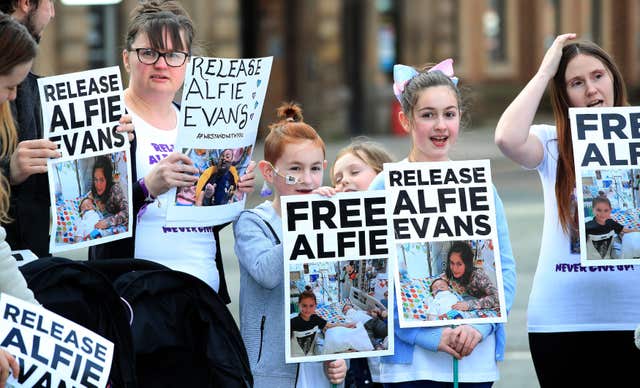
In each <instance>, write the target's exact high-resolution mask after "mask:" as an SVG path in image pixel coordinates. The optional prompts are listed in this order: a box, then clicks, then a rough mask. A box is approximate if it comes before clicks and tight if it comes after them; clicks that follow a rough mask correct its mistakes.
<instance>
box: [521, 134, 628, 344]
mask: <svg viewBox="0 0 640 388" xmlns="http://www.w3.org/2000/svg"><path fill="white" fill-rule="evenodd" d="M531 133H533V134H534V135H535V136H537V137H538V139H540V141H541V142H542V147H543V149H544V158H543V160H542V163H540V165H539V166H538V167H537V170H538V173H539V174H540V179H541V180H542V189H543V192H544V210H545V212H544V227H543V231H542V243H541V247H540V257H539V259H538V266H537V268H536V273H535V276H534V278H533V286H532V289H531V294H530V295H529V307H528V310H527V316H528V327H529V332H533V333H549V332H572V331H606V330H633V329H635V327H636V326H637V325H638V322H640V287H638V286H637V285H638V283H639V282H640V266H629V265H626V266H624V265H617V266H603V267H582V266H581V265H580V255H579V254H572V253H570V241H569V236H568V235H567V234H566V233H564V232H563V231H562V227H561V226H560V222H559V220H558V208H557V202H556V194H555V182H556V168H557V160H558V143H557V141H556V140H555V139H556V137H557V136H556V129H555V127H553V126H550V125H534V126H532V127H531Z"/></svg>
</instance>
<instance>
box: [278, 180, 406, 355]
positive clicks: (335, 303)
mask: <svg viewBox="0 0 640 388" xmlns="http://www.w3.org/2000/svg"><path fill="white" fill-rule="evenodd" d="M280 200H281V201H282V202H281V206H282V251H283V256H284V260H285V266H284V284H285V290H284V306H285V311H284V317H283V319H284V322H285V325H284V326H285V338H286V340H285V361H286V362H287V363H300V362H315V361H326V360H335V359H337V358H345V359H347V358H364V357H374V356H375V357H378V356H388V355H391V354H393V351H394V341H393V338H394V337H393V327H394V325H393V322H394V312H395V311H394V308H395V307H394V298H393V295H394V294H393V292H394V290H393V286H392V284H393V264H392V262H391V261H390V260H389V254H390V247H389V244H388V233H387V217H386V216H385V207H386V204H385V194H384V192H381V191H358V192H345V193H337V194H336V195H334V196H331V197H325V196H322V195H317V194H305V195H286V196H282V197H281V198H280ZM390 296H391V297H390Z"/></svg>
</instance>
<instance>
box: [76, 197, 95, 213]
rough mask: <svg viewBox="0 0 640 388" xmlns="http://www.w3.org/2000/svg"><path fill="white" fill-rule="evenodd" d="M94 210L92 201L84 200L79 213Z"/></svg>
mask: <svg viewBox="0 0 640 388" xmlns="http://www.w3.org/2000/svg"><path fill="white" fill-rule="evenodd" d="M93 209H95V205H94V204H93V201H92V200H90V199H86V200H84V201H82V205H80V211H81V212H84V211H87V210H93Z"/></svg>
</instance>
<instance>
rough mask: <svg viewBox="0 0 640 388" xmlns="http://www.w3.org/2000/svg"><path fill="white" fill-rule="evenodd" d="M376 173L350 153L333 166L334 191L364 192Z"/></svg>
mask: <svg viewBox="0 0 640 388" xmlns="http://www.w3.org/2000/svg"><path fill="white" fill-rule="evenodd" d="M376 175H377V174H376V171H375V170H374V169H373V168H371V166H369V165H368V164H367V163H365V162H364V161H363V160H362V159H360V158H359V157H357V156H355V155H354V154H352V153H348V154H345V155H343V156H341V157H340V158H339V159H337V160H336V162H335V163H334V164H333V180H334V182H336V184H335V186H336V191H338V192H343V191H364V190H367V189H368V188H369V184H371V181H372V180H373V178H375V177H376Z"/></svg>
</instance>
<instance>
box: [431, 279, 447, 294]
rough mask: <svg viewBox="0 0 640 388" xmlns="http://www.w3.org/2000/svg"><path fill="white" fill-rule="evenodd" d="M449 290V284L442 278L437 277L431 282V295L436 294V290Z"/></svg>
mask: <svg viewBox="0 0 640 388" xmlns="http://www.w3.org/2000/svg"><path fill="white" fill-rule="evenodd" d="M447 290H449V285H448V284H447V282H446V281H444V280H443V279H438V280H436V281H434V282H433V283H431V293H432V294H433V295H435V294H437V293H438V291H447Z"/></svg>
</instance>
